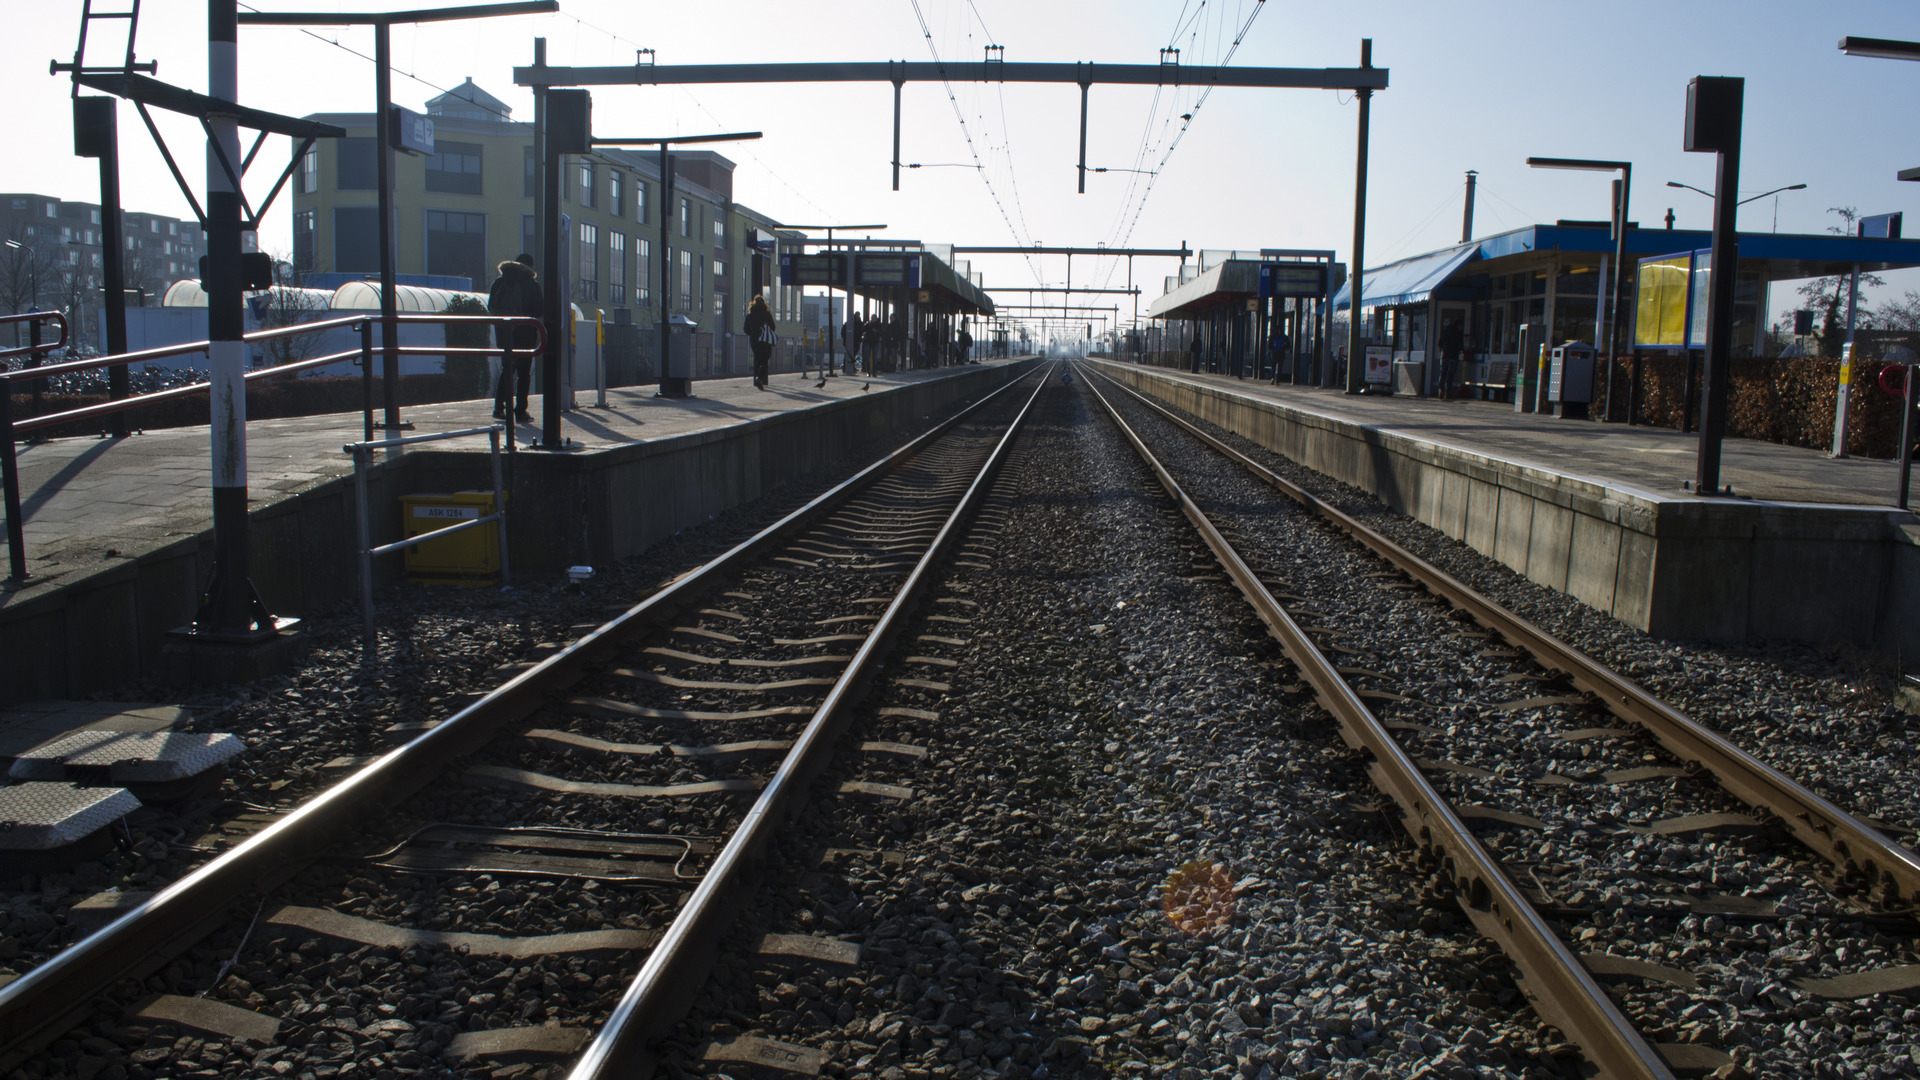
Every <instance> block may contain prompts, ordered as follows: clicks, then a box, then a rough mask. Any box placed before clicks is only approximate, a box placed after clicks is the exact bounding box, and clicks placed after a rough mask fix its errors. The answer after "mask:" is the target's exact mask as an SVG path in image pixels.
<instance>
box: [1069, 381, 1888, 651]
mask: <svg viewBox="0 0 1920 1080" xmlns="http://www.w3.org/2000/svg"><path fill="white" fill-rule="evenodd" d="M1100 366H1101V367H1102V369H1103V370H1105V371H1107V372H1108V373H1110V374H1112V375H1113V376H1115V377H1116V378H1118V379H1119V380H1120V381H1122V382H1124V383H1126V384H1127V385H1129V386H1132V387H1134V388H1136V389H1138V390H1141V391H1142V392H1145V393H1148V394H1151V395H1152V396H1154V397H1157V398H1159V399H1161V400H1163V401H1165V402H1167V403H1168V404H1170V405H1173V406H1176V407H1178V408H1180V409H1183V410H1185V411H1187V412H1188V413H1191V414H1193V415H1196V416H1200V417H1203V418H1205V419H1206V420H1208V421H1211V422H1212V423H1215V424H1218V425H1219V426H1221V427H1223V428H1226V429H1227V430H1229V431H1233V432H1235V433H1237V434H1239V435H1242V436H1244V437H1246V438H1248V439H1251V440H1252V441H1254V442H1256V443H1258V444H1260V445H1261V446H1264V447H1266V448H1268V449H1270V450H1273V451H1275V452H1276V453H1279V454H1281V455H1283V456H1285V457H1287V458H1289V459H1290V460H1293V461H1295V462H1298V463H1300V464H1302V465H1305V466H1307V467H1308V468H1311V469H1314V470H1315V471H1317V472H1321V473H1324V474H1326V475H1328V476H1331V477H1334V478H1335V479H1338V480H1341V481H1344V482H1346V483H1348V484H1352V485H1353V486H1355V487H1357V488H1360V489H1362V490H1364V491H1367V492H1370V493H1372V494H1374V495H1376V496H1378V497H1379V498H1380V499H1381V500H1382V501H1384V502H1386V503H1387V505H1389V506H1391V507H1393V508H1394V509H1395V510H1397V511H1399V512H1401V513H1403V514H1406V515H1408V516H1409V517H1412V518H1415V519H1417V520H1419V521H1421V522H1424V523H1426V524H1428V525H1431V526H1433V527H1434V528H1436V529H1439V530H1440V531H1441V532H1444V533H1446V534H1447V535H1448V536H1450V537H1452V538H1453V539H1455V540H1458V541H1460V542H1462V543H1464V544H1466V545H1468V546H1469V547H1472V548H1473V549H1474V550H1476V551H1479V552H1481V553H1482V554H1485V555H1488V556H1491V557H1493V558H1495V559H1497V560H1499V561H1500V562H1501V563H1503V564H1505V565H1506V566H1508V567H1510V568H1511V569H1513V570H1514V571H1516V572H1518V573H1520V574H1524V575H1525V576H1526V577H1527V578H1528V579H1529V580H1532V581H1535V582H1537V583H1539V584H1541V585H1545V586H1547V587H1548V588H1551V589H1554V590H1556V591H1559V592H1564V593H1567V594H1569V595H1571V596H1573V597H1575V598H1577V599H1579V600H1580V601H1581V602H1583V603H1585V604H1587V605H1589V606H1591V607H1593V608H1595V609H1597V610H1600V611H1604V612H1606V613H1608V614H1610V615H1612V616H1614V617H1615V618H1617V619H1619V620H1620V621H1622V622H1624V623H1627V624H1628V625H1630V626H1634V627H1637V628H1639V629H1641V630H1645V631H1647V632H1649V633H1652V634H1654V635H1656V636H1659V637H1664V638H1678V639H1705V640H1711V641H1729V642H1738V641H1758V640H1790V641H1803V642H1809V643H1813V644H1819V645H1825V644H1832V643H1841V642H1844V643H1848V644H1852V645H1857V646H1860V647H1863V648H1866V649H1869V650H1871V651H1873V652H1876V653H1878V654H1880V655H1882V656H1883V657H1885V658H1887V659H1889V660H1892V661H1894V662H1899V663H1903V664H1906V665H1908V666H1911V665H1912V664H1913V661H1914V660H1915V658H1916V657H1920V527H1916V525H1915V523H1914V518H1913V516H1912V515H1910V514H1905V513H1901V512H1898V511H1894V510H1892V509H1890V508H1875V507H1860V506H1826V505H1810V504H1799V503H1795V504H1781V503H1757V502H1747V501H1742V500H1727V501H1718V500H1706V499H1693V498H1664V497H1661V496H1659V495H1657V494H1654V493H1650V492H1645V491H1640V490H1636V489H1633V488H1631V487H1628V486H1625V485H1618V484H1612V483H1608V482H1605V481H1600V480H1595V479H1591V478H1586V477H1579V476H1571V475H1567V474H1564V473H1556V472H1552V471H1549V470H1546V469H1541V468H1537V467H1533V466H1529V465H1525V464H1523V463H1519V462H1514V461H1508V460H1504V459H1501V458H1497V457H1493V456H1490V455H1483V454H1475V453H1472V452H1470V451H1466V450H1461V449H1458V448H1454V447H1447V446H1441V445H1438V444H1435V443H1432V442H1428V441H1425V440H1420V439H1416V438H1412V437H1409V436H1405V435H1400V434H1395V433H1393V432H1389V431H1383V430H1381V429H1379V428H1376V427H1370V426H1367V425H1364V424H1360V423H1357V422H1354V421H1350V420H1345V419H1341V418H1338V417H1332V416H1327V415H1323V414H1320V413H1317V412H1312V411H1308V410H1306V409H1301V408H1294V407H1291V406H1289V405H1287V404H1284V403H1281V402H1276V401H1271V400H1267V399H1264V398H1256V397H1253V396H1251V395H1242V394H1236V393H1233V392H1231V391H1230V390H1224V389H1220V388H1215V387H1211V386H1204V385H1200V384H1196V383H1191V382H1187V381H1185V380H1181V379H1177V378H1171V377H1169V376H1167V375H1166V374H1164V373H1162V372H1159V371H1156V370H1154V369H1151V368H1141V367H1137V366H1133V365H1128V364H1112V363H1102V364H1101V365H1100Z"/></svg>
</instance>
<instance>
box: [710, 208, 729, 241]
mask: <svg viewBox="0 0 1920 1080" xmlns="http://www.w3.org/2000/svg"><path fill="white" fill-rule="evenodd" d="M713 246H714V247H722V248H723V247H726V246H727V219H726V218H725V217H723V216H721V215H720V214H715V215H713Z"/></svg>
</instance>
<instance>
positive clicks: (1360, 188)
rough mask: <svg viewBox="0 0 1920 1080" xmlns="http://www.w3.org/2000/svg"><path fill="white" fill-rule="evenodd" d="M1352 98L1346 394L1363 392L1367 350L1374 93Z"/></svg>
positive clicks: (1363, 50)
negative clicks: (1356, 126)
mask: <svg viewBox="0 0 1920 1080" xmlns="http://www.w3.org/2000/svg"><path fill="white" fill-rule="evenodd" d="M1360 66H1361V67H1362V68H1370V67H1372V66H1373V39H1372V38H1362V39H1361V40H1360ZM1353 93H1354V97H1355V98H1356V99H1357V100H1358V101H1359V102H1360V134H1359V138H1358V139H1357V140H1356V143H1357V148H1356V150H1355V157H1354V166H1353V273H1352V274H1350V275H1349V276H1348V278H1347V281H1348V282H1349V283H1350V284H1351V285H1352V286H1353V287H1352V289H1351V290H1350V291H1349V293H1348V295H1349V296H1350V297H1351V298H1352V303H1351V304H1350V305H1349V306H1348V308H1347V393H1349V394H1358V393H1360V392H1361V391H1362V390H1364V389H1366V377H1367V350H1366V338H1365V335H1364V333H1363V332H1362V327H1361V317H1362V314H1363V311H1364V308H1363V307H1362V306H1361V304H1362V302H1361V296H1360V294H1361V290H1362V287H1363V286H1364V285H1365V284H1366V276H1367V271H1366V254H1365V253H1366V250H1367V126H1368V121H1369V120H1370V119H1371V115H1372V107H1373V91H1371V90H1365V89H1362V90H1355V91H1354V92H1353Z"/></svg>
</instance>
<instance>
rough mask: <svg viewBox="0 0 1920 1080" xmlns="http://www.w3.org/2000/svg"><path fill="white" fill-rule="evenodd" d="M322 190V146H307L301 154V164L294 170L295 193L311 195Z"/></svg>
mask: <svg viewBox="0 0 1920 1080" xmlns="http://www.w3.org/2000/svg"><path fill="white" fill-rule="evenodd" d="M319 190H320V147H319V146H318V144H316V145H313V146H309V147H307V152H306V153H304V154H301V155H300V166H299V167H298V168H296V169H295V170H294V171H293V193H294V194H295V195H311V194H313V193H314V192H316V191H319Z"/></svg>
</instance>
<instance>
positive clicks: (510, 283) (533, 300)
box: [487, 252, 546, 424]
mask: <svg viewBox="0 0 1920 1080" xmlns="http://www.w3.org/2000/svg"><path fill="white" fill-rule="evenodd" d="M545 308H546V296H545V295H544V294H543V293H542V292H541V291H540V283H539V282H538V281H535V280H534V273H533V256H532V255H529V254H527V253H526V252H521V253H520V257H519V258H517V259H511V260H509V261H507V262H503V263H501V264H500V276H499V277H497V278H494V279H493V288H492V289H490V290H489V291H488V292H487V314H489V315H528V316H532V317H533V318H536V319H538V318H540V317H541V316H542V315H543V314H545ZM494 335H495V338H496V339H497V340H498V341H499V344H500V348H501V349H503V350H508V351H507V353H506V355H505V357H503V358H502V361H501V364H500V381H499V382H498V383H496V384H495V385H494V388H493V418H494V419H495V420H505V419H506V418H507V404H508V402H509V400H512V401H513V402H514V410H513V418H514V419H515V420H518V421H519V422H521V423H523V424H531V423H533V414H532V413H529V412H528V411H527V393H528V391H529V390H530V389H531V384H532V382H533V353H534V350H535V349H537V348H539V347H540V332H539V331H538V330H535V329H534V328H533V327H531V326H515V327H506V326H496V327H494ZM515 378H518V379H519V382H520V390H519V394H518V396H517V397H516V395H515V393H514V387H513V384H514V380H515Z"/></svg>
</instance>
